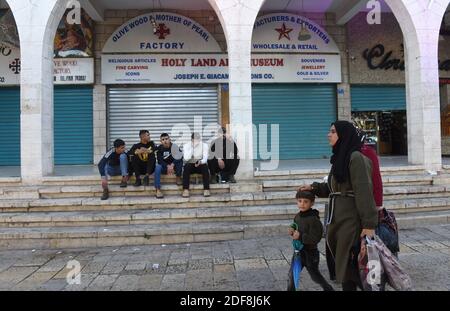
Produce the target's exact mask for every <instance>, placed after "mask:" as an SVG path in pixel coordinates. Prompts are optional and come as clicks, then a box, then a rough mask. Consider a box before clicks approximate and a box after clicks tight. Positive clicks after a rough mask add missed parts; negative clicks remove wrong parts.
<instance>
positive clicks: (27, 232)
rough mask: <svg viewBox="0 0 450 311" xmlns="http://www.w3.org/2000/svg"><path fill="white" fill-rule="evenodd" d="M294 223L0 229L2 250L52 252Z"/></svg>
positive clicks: (232, 236)
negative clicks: (54, 250) (53, 250)
mask: <svg viewBox="0 0 450 311" xmlns="http://www.w3.org/2000/svg"><path fill="white" fill-rule="evenodd" d="M290 222H291V220H269V221H254V222H245V221H243V222H237V223H230V222H225V223H221V222H213V223H209V222H205V223H180V224H151V225H128V226H109V227H107V228H105V227H53V228H47V227H43V228H0V249H31V248H33V249H52V248H81V247H102V246H124V245H145V244H181V243H194V242H212V241H228V240H239V239H244V238H254V237H257V236H261V235H265V236H275V235H280V234H282V233H285V232H286V227H287V226H288V225H289V224H290Z"/></svg>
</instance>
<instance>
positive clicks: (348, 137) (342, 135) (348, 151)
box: [330, 121, 362, 183]
mask: <svg viewBox="0 0 450 311" xmlns="http://www.w3.org/2000/svg"><path fill="white" fill-rule="evenodd" d="M331 125H334V127H335V128H336V132H337V135H338V137H339V139H338V141H337V142H336V144H335V145H334V146H333V155H332V156H331V160H330V163H331V164H332V167H331V173H332V174H333V176H334V178H336V180H337V182H339V183H343V182H345V181H347V180H348V179H349V175H350V173H349V164H350V157H351V155H352V153H353V152H354V151H360V150H361V146H362V141H361V136H360V135H359V133H358V131H357V130H356V127H355V126H354V125H353V124H352V123H350V122H348V121H336V122H334V123H332V124H331Z"/></svg>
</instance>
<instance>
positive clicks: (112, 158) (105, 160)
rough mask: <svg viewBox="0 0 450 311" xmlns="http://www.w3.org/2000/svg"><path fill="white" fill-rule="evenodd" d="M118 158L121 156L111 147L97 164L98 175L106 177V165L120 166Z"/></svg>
mask: <svg viewBox="0 0 450 311" xmlns="http://www.w3.org/2000/svg"><path fill="white" fill-rule="evenodd" d="M120 156H121V154H118V153H116V148H114V147H113V148H111V149H109V150H108V152H107V153H105V154H104V155H103V157H102V159H101V160H100V162H99V163H98V171H99V173H100V176H106V172H105V167H106V164H108V165H109V166H120Z"/></svg>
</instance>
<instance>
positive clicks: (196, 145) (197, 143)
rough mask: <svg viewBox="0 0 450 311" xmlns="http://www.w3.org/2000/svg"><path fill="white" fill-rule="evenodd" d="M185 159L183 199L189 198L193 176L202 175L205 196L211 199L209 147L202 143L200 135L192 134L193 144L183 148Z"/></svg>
mask: <svg viewBox="0 0 450 311" xmlns="http://www.w3.org/2000/svg"><path fill="white" fill-rule="evenodd" d="M183 157H184V161H185V162H186V164H185V165H184V172H183V197H184V198H188V197H189V182H190V176H191V174H195V173H197V174H202V176H203V195H204V196H205V197H209V196H210V193H209V172H208V164H207V163H208V145H207V144H206V143H204V142H202V140H201V137H200V134H199V133H192V136H191V142H189V143H187V144H185V145H184V146H183Z"/></svg>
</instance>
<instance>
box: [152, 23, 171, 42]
mask: <svg viewBox="0 0 450 311" xmlns="http://www.w3.org/2000/svg"><path fill="white" fill-rule="evenodd" d="M155 35H159V37H158V39H162V40H164V39H165V38H166V35H170V29H169V28H167V27H166V24H158V28H156V32H155Z"/></svg>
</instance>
